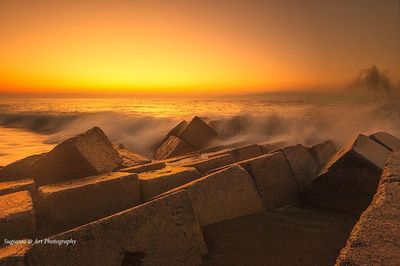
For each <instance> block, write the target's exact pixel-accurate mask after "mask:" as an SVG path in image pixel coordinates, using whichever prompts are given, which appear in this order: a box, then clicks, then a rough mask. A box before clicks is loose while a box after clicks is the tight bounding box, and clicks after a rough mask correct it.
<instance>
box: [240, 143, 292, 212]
mask: <svg viewBox="0 0 400 266" xmlns="http://www.w3.org/2000/svg"><path fill="white" fill-rule="evenodd" d="M240 165H242V166H243V167H244V168H245V169H246V171H247V172H248V173H249V174H250V175H251V177H252V178H253V180H254V182H255V184H256V187H257V190H258V192H259V193H260V195H261V198H262V199H263V201H264V204H265V206H266V208H267V209H276V208H279V207H282V206H285V205H288V204H293V203H295V202H296V201H297V198H298V192H299V185H298V183H297V180H296V177H295V176H294V174H293V171H292V169H291V168H290V166H289V164H288V162H287V160H286V158H285V156H284V155H283V153H282V152H281V151H278V152H274V153H271V154H267V155H263V156H260V157H257V158H254V159H250V160H246V161H243V162H241V163H240Z"/></svg>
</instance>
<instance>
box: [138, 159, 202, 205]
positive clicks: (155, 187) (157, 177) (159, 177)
mask: <svg viewBox="0 0 400 266" xmlns="http://www.w3.org/2000/svg"><path fill="white" fill-rule="evenodd" d="M200 177H201V175H200V174H199V172H198V171H197V170H196V169H195V168H192V167H179V166H168V167H166V168H164V169H161V170H156V171H152V172H146V173H142V174H139V182H140V187H141V191H142V200H143V201H148V200H150V199H151V198H153V197H155V196H157V195H159V194H161V193H164V192H166V191H168V190H171V189H173V188H176V187H179V186H181V185H184V184H186V183H189V182H191V181H193V180H196V179H198V178H200Z"/></svg>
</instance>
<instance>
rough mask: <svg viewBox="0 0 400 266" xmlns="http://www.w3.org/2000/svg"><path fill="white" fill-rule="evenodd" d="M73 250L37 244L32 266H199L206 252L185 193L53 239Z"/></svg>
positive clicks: (30, 254)
mask: <svg viewBox="0 0 400 266" xmlns="http://www.w3.org/2000/svg"><path fill="white" fill-rule="evenodd" d="M66 239H73V240H76V241H77V242H76V244H75V245H69V246H66V245H34V246H33V247H32V248H31V250H30V251H29V252H28V255H27V258H26V260H27V263H28V264H29V265H55V266H57V265H60V266H61V265H63V266H64V265H201V263H202V259H201V256H202V255H204V254H205V253H206V252H207V251H206V247H205V244H204V242H203V236H202V233H201V230H200V227H199V225H198V223H197V221H196V218H195V216H194V213H193V208H192V205H191V204H190V200H189V197H188V195H187V194H186V193H185V192H179V193H174V194H172V195H169V196H166V197H162V198H159V199H157V200H154V201H151V202H148V203H146V204H143V205H140V206H138V207H135V208H132V209H128V210H126V211H123V212H120V213H117V214H115V215H112V216H109V217H106V218H104V219H101V220H98V221H95V222H92V223H89V224H86V225H84V226H81V227H78V228H75V229H73V230H70V231H67V232H64V233H61V234H59V235H56V236H53V237H51V238H50V240H54V241H57V240H66Z"/></svg>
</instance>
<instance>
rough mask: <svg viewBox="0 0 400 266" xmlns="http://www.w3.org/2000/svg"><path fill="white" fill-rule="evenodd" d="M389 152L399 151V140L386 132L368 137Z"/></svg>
mask: <svg viewBox="0 0 400 266" xmlns="http://www.w3.org/2000/svg"><path fill="white" fill-rule="evenodd" d="M369 137H370V138H371V139H373V140H374V141H376V142H378V143H379V144H381V145H383V146H385V147H386V148H387V149H389V150H390V151H400V139H398V138H396V137H395V136H393V135H390V134H389V133H386V132H378V133H375V134H372V135H371V136H369Z"/></svg>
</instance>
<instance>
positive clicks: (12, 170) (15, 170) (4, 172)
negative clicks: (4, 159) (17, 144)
mask: <svg viewBox="0 0 400 266" xmlns="http://www.w3.org/2000/svg"><path fill="white" fill-rule="evenodd" d="M43 154H44V153H43ZM43 154H35V155H31V156H28V157H26V158H24V159H21V160H18V161H15V162H13V163H10V164H8V165H6V166H4V167H1V168H0V180H1V181H13V180H18V179H26V178H32V172H31V171H30V170H29V168H30V166H31V165H32V164H33V163H34V162H35V161H36V160H37V159H38V158H39V157H40V156H41V155H43Z"/></svg>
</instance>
